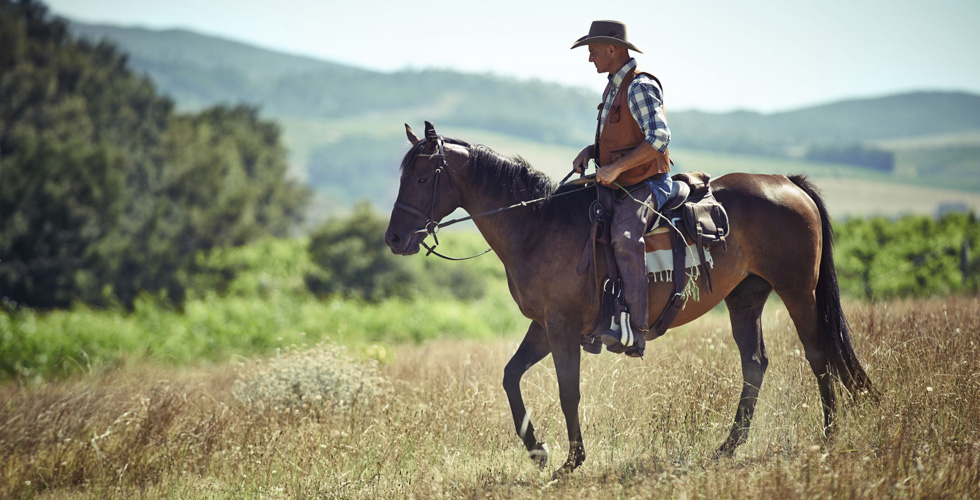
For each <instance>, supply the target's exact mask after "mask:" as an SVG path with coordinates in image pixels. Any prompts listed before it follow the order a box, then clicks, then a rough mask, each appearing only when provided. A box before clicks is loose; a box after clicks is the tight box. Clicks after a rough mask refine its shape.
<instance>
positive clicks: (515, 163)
mask: <svg viewBox="0 0 980 500" xmlns="http://www.w3.org/2000/svg"><path fill="white" fill-rule="evenodd" d="M442 140H443V142H444V143H446V144H455V145H458V146H463V147H465V148H467V149H468V150H469V153H470V161H469V167H468V168H469V172H468V174H469V176H470V179H471V181H472V182H473V186H474V187H475V188H477V189H481V190H483V191H484V192H485V193H487V194H489V195H491V196H496V197H500V198H502V199H504V200H506V203H508V204H512V203H518V202H521V201H529V200H536V199H538V198H543V200H542V201H540V202H537V203H534V204H532V205H529V207H530V208H531V213H532V214H534V216H535V217H538V218H544V219H557V220H560V221H563V222H568V223H581V222H582V218H584V217H587V216H588V210H587V208H588V204H589V203H590V202H591V200H594V199H595V196H596V195H595V190H594V189H580V187H579V186H569V185H564V186H559V185H557V184H554V183H553V182H552V181H551V178H550V177H548V176H547V175H546V174H544V173H543V172H540V171H538V170H535V169H534V167H532V166H531V164H529V163H528V162H527V160H525V159H524V158H522V157H520V156H510V157H508V156H504V155H501V154H499V153H497V152H496V151H494V150H492V149H490V148H489V147H487V146H484V145H482V144H470V143H468V142H466V141H461V140H459V139H451V138H448V137H442ZM426 144H427V141H420V142H419V143H418V144H415V145H414V146H412V148H411V149H409V150H408V153H406V154H405V158H404V159H403V160H402V164H401V169H402V171H404V170H405V168H406V167H407V166H408V165H411V164H412V163H413V162H415V160H416V159H417V158H418V157H419V155H421V154H422V151H423V150H424V148H425V145H426ZM575 190H578V191H575ZM570 191H575V192H570ZM559 195H560V196H559Z"/></svg>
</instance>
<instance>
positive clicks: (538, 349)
mask: <svg viewBox="0 0 980 500" xmlns="http://www.w3.org/2000/svg"><path fill="white" fill-rule="evenodd" d="M549 352H551V347H550V346H549V344H548V339H547V337H546V335H545V331H544V328H542V327H541V326H540V325H538V324H537V323H531V327H530V328H528V331H527V334H526V335H525V336H524V340H523V341H521V345H520V346H519V347H518V348H517V351H516V352H515V353H514V355H513V356H512V357H511V358H510V361H508V362H507V366H506V367H505V368H504V392H506V393H507V401H508V402H509V403H510V411H511V413H512V415H513V417H514V427H515V429H516V430H517V435H518V437H520V438H521V441H522V442H523V443H524V447H525V448H527V451H528V454H529V456H530V457H531V459H532V460H534V462H535V463H537V464H538V466H539V467H545V466H547V465H548V446H547V445H546V444H544V443H540V442H538V441H537V439H535V437H534V425H533V424H532V423H531V418H530V417H531V416H530V413H529V412H528V411H527V408H525V407H524V397H523V396H522V395H521V378H523V376H524V373H525V372H527V370H528V369H529V368H531V367H532V366H534V365H535V364H536V363H537V362H539V361H541V360H542V359H544V357H545V356H547V355H548V353H549Z"/></svg>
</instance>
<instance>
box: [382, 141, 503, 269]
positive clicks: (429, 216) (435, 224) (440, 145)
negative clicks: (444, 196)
mask: <svg viewBox="0 0 980 500" xmlns="http://www.w3.org/2000/svg"><path fill="white" fill-rule="evenodd" d="M425 140H426V142H428V141H435V143H436V152H435V153H433V154H432V155H427V156H431V157H432V158H435V159H438V160H439V164H438V165H437V166H436V169H435V172H433V174H432V197H431V198H430V199H429V206H428V208H426V211H425V212H422V211H421V210H419V209H417V208H414V207H410V206H408V205H406V204H404V203H399V202H397V201H396V202H395V208H400V209H402V210H404V211H406V212H408V213H410V214H412V215H415V216H417V217H421V218H422V219H423V220H425V226H424V227H423V228H422V229H419V230H417V231H415V232H414V233H412V234H413V235H415V234H418V233H425V234H426V236H430V235H431V236H432V239H433V241H435V244H434V245H432V246H431V247H430V246H429V245H427V244H426V243H425V241H424V240H423V241H421V242H420V243H421V245H422V246H424V247H425V249H426V253H425V256H426V257H428V256H429V255H430V254H435V255H436V256H438V257H442V258H443V259H446V260H469V259H473V258H476V257H479V256H481V255H483V254H486V253H489V252H490V251H491V249H490V248H488V249H486V250H484V251H483V252H481V253H478V254H476V255H472V256H470V257H463V258H455V257H448V256H445V255H443V254H441V253H439V252H437V251H436V247H437V246H439V237H438V236H437V235H436V233H438V232H439V229H440V228H443V227H446V226H451V225H453V224H456V223H457V222H462V221H464V220H469V219H471V218H472V217H464V218H461V219H455V220H451V221H449V222H444V223H443V222H439V221H438V220H437V219H436V218H435V216H434V212H435V209H436V198H437V197H438V196H439V181H440V179H442V173H443V172H446V176H447V177H448V178H449V184H450V185H451V186H452V188H453V189H454V190H455V189H456V183H455V181H453V176H451V175H449V163H448V162H447V161H446V148H445V144H444V142H443V139H442V137H441V136H436V135H430V134H429V133H428V132H426V138H425ZM420 156H421V155H420ZM467 161H469V160H467Z"/></svg>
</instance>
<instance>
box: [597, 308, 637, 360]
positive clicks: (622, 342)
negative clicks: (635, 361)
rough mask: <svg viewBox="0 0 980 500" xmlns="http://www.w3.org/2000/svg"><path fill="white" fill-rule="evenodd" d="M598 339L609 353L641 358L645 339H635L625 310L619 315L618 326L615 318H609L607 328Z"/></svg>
mask: <svg viewBox="0 0 980 500" xmlns="http://www.w3.org/2000/svg"><path fill="white" fill-rule="evenodd" d="M641 332H642V331H641ZM599 338H600V339H601V340H602V343H603V344H605V345H606V350H607V351H609V352H612V353H615V354H621V353H626V354H627V355H628V356H631V357H640V356H643V348H644V345H645V344H646V339H645V338H637V337H636V333H635V331H634V329H633V328H632V327H631V326H630V322H629V313H628V312H626V311H625V310H624V311H621V312H620V313H619V323H618V324H617V322H616V318H615V317H613V318H610V320H609V328H608V329H606V331H604V332H602V334H600V335H599ZM641 344H644V345H641Z"/></svg>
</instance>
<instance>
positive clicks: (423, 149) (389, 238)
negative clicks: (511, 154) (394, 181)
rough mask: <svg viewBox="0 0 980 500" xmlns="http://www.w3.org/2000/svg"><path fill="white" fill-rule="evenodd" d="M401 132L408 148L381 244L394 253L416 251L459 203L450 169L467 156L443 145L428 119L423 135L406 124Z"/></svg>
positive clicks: (457, 191)
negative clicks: (403, 132) (407, 142)
mask: <svg viewBox="0 0 980 500" xmlns="http://www.w3.org/2000/svg"><path fill="white" fill-rule="evenodd" d="M405 134H406V135H407V136H408V140H409V141H410V142H411V143H412V148H411V149H409V151H408V153H407V154H405V158H404V159H403V160H402V167H401V171H402V172H401V180H400V185H399V187H398V197H397V198H396V199H395V206H394V208H393V209H392V212H391V219H390V221H389V223H388V230H387V231H386V232H385V243H387V244H388V247H389V248H391V251H392V253H395V254H398V255H412V254H415V253H417V252H418V251H419V245H421V244H422V241H423V240H424V239H425V237H426V236H428V235H430V234H432V235H434V234H435V232H436V230H437V229H438V227H437V225H438V223H439V221H440V220H441V219H442V218H443V217H445V216H447V215H449V214H450V213H452V212H453V210H456V209H457V208H459V206H460V205H461V204H462V201H463V200H462V195H461V193H460V191H459V187H458V186H457V183H456V181H455V180H454V179H453V172H455V171H456V168H457V167H459V166H461V165H462V164H464V163H465V162H466V159H467V153H466V151H465V149H462V148H461V147H459V146H457V145H453V144H448V145H447V144H446V143H445V141H444V139H443V138H442V136H439V135H438V134H436V131H435V127H433V125H432V124H431V123H429V122H425V136H424V137H423V138H419V137H418V136H416V135H415V133H414V132H412V127H409V126H408V124H405Z"/></svg>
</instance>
